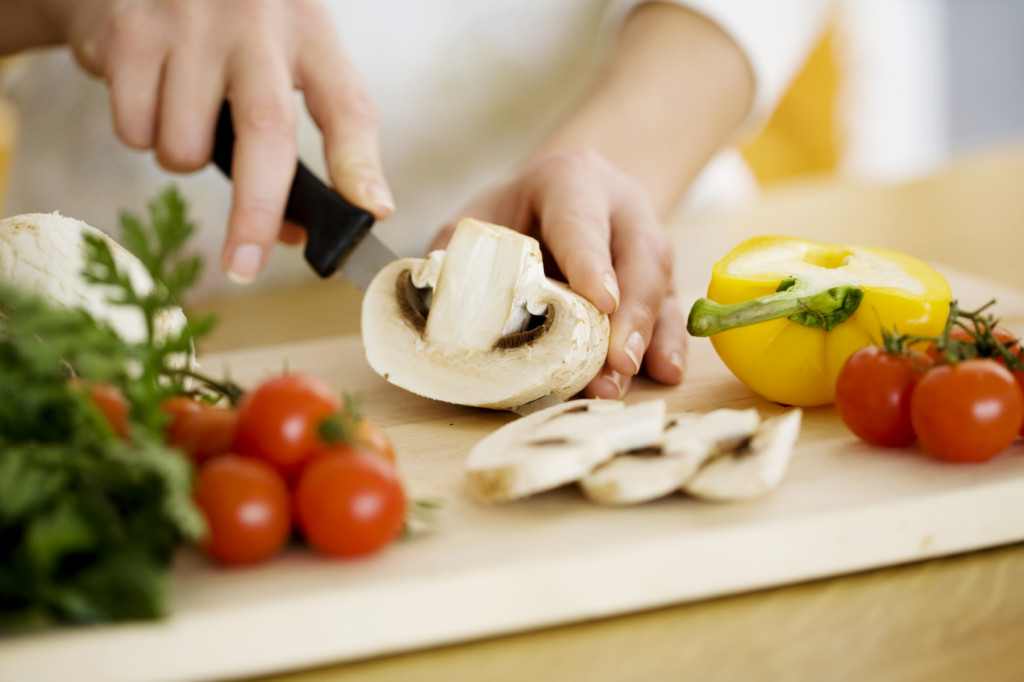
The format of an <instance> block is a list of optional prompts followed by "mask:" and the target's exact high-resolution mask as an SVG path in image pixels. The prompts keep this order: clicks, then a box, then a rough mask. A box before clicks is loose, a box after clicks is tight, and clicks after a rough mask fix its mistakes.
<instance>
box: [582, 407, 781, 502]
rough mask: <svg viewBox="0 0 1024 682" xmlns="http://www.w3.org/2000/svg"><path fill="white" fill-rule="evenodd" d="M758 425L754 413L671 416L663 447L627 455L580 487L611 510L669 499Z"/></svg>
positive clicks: (724, 411) (588, 477)
mask: <svg viewBox="0 0 1024 682" xmlns="http://www.w3.org/2000/svg"><path fill="white" fill-rule="evenodd" d="M760 421H761V420H760V417H759V416H758V414H757V410H755V409H749V410H731V409H720V410H713V411H711V412H707V413H705V414H694V413H683V414H674V415H669V417H668V418H667V419H666V423H665V434H664V437H663V439H662V445H661V447H660V448H658V449H657V450H656V451H654V452H640V453H630V452H623V453H621V454H619V455H617V456H616V457H614V458H612V459H611V460H609V461H607V462H605V463H604V464H602V465H601V466H599V467H598V468H597V469H595V470H594V471H592V472H591V473H590V474H588V475H586V476H584V477H583V478H582V479H580V488H581V489H582V490H583V492H584V494H585V495H586V496H587V497H588V498H590V499H591V500H593V501H594V502H598V503H600V504H608V505H628V504H638V503H640V502H648V501H650V500H655V499H658V498H660V497H665V496H666V495H670V494H672V493H674V492H675V491H677V490H679V488H680V487H681V486H682V485H683V484H684V483H686V482H687V481H689V480H690V479H691V478H692V477H693V476H694V474H696V472H697V471H698V470H699V468H700V467H701V465H702V464H704V462H706V461H707V460H708V459H710V458H711V457H714V456H716V455H718V454H721V453H723V452H728V451H730V450H733V449H735V448H737V447H739V445H740V444H742V443H743V442H745V441H746V440H747V439H749V438H750V437H751V436H752V435H753V434H754V432H755V431H756V430H757V427H758V424H759V423H760Z"/></svg>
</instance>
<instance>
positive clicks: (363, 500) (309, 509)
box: [295, 445, 405, 557]
mask: <svg viewBox="0 0 1024 682" xmlns="http://www.w3.org/2000/svg"><path fill="white" fill-rule="evenodd" d="M295 496H296V509H297V513H298V517H299V526H300V528H301V529H302V532H303V535H304V536H305V538H306V541H307V542H309V544H310V545H312V546H313V547H314V548H315V549H316V550H317V551H319V552H322V553H323V554H326V555H328V556H335V557H355V556H362V555H366V554H371V553H373V552H376V551H378V550H380V549H381V548H383V547H384V546H385V545H387V544H388V543H390V542H391V541H392V540H394V539H395V537H397V536H398V534H399V533H400V532H401V531H402V528H403V527H404V525H405V492H404V491H403V490H402V485H401V483H400V482H399V480H398V475H397V473H396V471H395V468H394V467H393V466H392V465H391V464H390V463H388V462H387V460H385V459H384V458H383V457H380V456H378V455H369V454H364V453H361V452H357V451H355V450H352V449H351V448H349V447H346V446H344V445H341V446H337V447H336V448H335V449H334V450H333V451H331V452H329V453H326V454H324V455H323V456H321V457H316V458H315V459H313V460H312V461H310V462H309V464H307V465H306V468H305V470H304V471H303V472H302V476H300V477H299V483H298V486H297V487H296V489H295Z"/></svg>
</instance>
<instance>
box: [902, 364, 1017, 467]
mask: <svg viewBox="0 0 1024 682" xmlns="http://www.w3.org/2000/svg"><path fill="white" fill-rule="evenodd" d="M910 416H911V420H912V422H913V425H914V430H915V431H916V432H917V436H918V438H919V439H920V441H921V449H922V450H923V451H924V452H926V453H927V454H929V455H932V456H933V457H937V458H938V459H942V460H946V461H950V462H986V461H988V460H990V459H992V458H993V457H995V456H996V455H998V454H999V453H1000V452H1002V451H1003V450H1004V449H1006V447H1007V446H1008V445H1009V444H1010V443H1012V442H1013V440H1014V438H1016V437H1017V434H1018V433H1019V432H1020V430H1021V425H1022V422H1024V396H1022V394H1021V387H1020V386H1019V385H1018V384H1017V381H1016V380H1015V379H1014V377H1013V375H1012V374H1011V373H1010V371H1009V370H1007V369H1006V368H1005V367H1003V366H1002V365H1001V364H999V363H998V362H996V361H995V360H990V359H974V360H965V361H963V362H958V363H956V364H951V365H944V364H943V365H935V366H934V367H932V368H931V369H929V370H928V371H926V372H925V373H924V375H923V376H922V377H921V378H920V379H919V380H918V381H917V384H916V386H915V387H914V391H913V393H912V394H911V398H910Z"/></svg>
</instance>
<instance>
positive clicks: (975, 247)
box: [195, 145, 1024, 682]
mask: <svg viewBox="0 0 1024 682" xmlns="http://www.w3.org/2000/svg"><path fill="white" fill-rule="evenodd" d="M1021 178H1024V145H1012V146H1007V147H1004V148H1001V149H996V150H991V151H988V152H984V153H979V154H975V155H972V156H966V157H962V158H959V159H957V160H956V161H955V163H953V164H951V165H950V167H949V168H947V169H944V170H942V171H941V172H939V173H937V174H935V175H933V176H930V177H927V178H923V179H921V180H919V181H915V182H909V183H904V184H900V185H891V186H870V185H861V184H854V183H849V182H838V181H835V180H821V181H809V182H802V183H800V184H795V185H789V186H786V187H779V188H776V189H773V190H772V191H770V192H768V193H767V194H766V195H765V197H764V198H763V200H762V201H761V202H759V203H758V204H757V205H754V206H750V207H745V208H739V209H736V210H733V211H729V212H724V213H715V214H707V215H703V216H696V217H690V218H687V219H686V220H680V221H677V222H676V223H675V224H673V225H672V226H671V228H670V229H671V230H672V234H673V237H674V239H675V242H676V247H677V252H678V254H679V260H678V266H679V267H678V270H679V275H678V277H679V286H680V288H681V290H684V291H687V292H699V287H701V286H703V285H704V284H705V279H706V277H707V273H708V269H707V268H708V266H709V264H710V262H712V261H713V260H714V259H715V258H717V257H718V256H720V255H722V254H723V253H724V252H725V250H727V249H728V248H729V246H731V245H732V244H734V243H736V242H737V241H739V240H740V239H742V238H743V237H745V236H747V235H749V234H754V233H786V234H792V235H797V236H806V237H812V238H818V239H821V240H824V241H845V242H848V243H862V244H876V245H882V246H889V247H892V248H898V249H902V250H905V251H908V252H910V253H913V254H915V255H918V256H920V257H922V258H925V259H929V260H933V261H935V262H939V263H948V264H951V265H953V266H956V267H958V268H962V269H964V270H967V271H969V272H973V273H978V274H983V275H985V276H987V277H989V278H992V279H995V280H998V281H1000V282H1002V283H1005V284H1012V285H1014V286H1016V287H1020V288H1024V267H1021V264H1020V260H1021V256H1022V254H1024V229H1022V227H1024V192H1022V191H1021V189H1020V184H1021ZM709 234H711V235H713V236H711V237H709V236H708V235H709ZM694 295H696V294H694ZM358 305H359V295H358V292H357V291H356V290H354V289H352V288H351V287H349V286H348V285H346V284H344V283H342V282H340V281H331V282H315V283H311V284H309V285H307V286H303V287H300V288H297V289H292V290H285V291H278V292H274V293H263V294H259V295H256V296H253V297H248V298H241V297H235V298H231V299H224V300H220V301H207V302H200V303H199V304H197V306H195V307H196V308H198V309H201V310H213V311H216V312H218V313H219V314H220V316H221V325H220V327H219V329H218V330H217V332H216V333H215V334H214V335H213V336H212V337H211V338H210V339H208V341H207V344H206V346H205V348H204V350H206V351H207V352H210V351H215V350H216V351H219V350H228V349H235V348H242V347H246V346H252V345H264V344H271V343H274V344H276V343H284V342H288V341H296V340H301V339H308V338H315V337H323V336H332V335H337V334H342V333H351V332H355V331H357V330H358ZM1018 331H1020V330H1018ZM1021 523H1022V524H1024V519H1021ZM1022 646H1024V547H1022V546H1020V545H1014V546H1009V547H1004V548H999V549H994V550H988V551H983V552H976V553H972V554H968V555H962V556H957V557H951V558H946V559H940V560H932V561H928V562H923V563H918V564H913V565H908V566H901V567H896V568H888V569H881V570H876V571H871V572H868V573H862V574H857V575H850V576H845V577H841V578H834V579H829V580H821V581H817V582H813V583H808V584H802V585H796V586H791V587H784V588H778V589H771V590H766V591H761V592H755V593H751V594H746V595H740V596H735V597H728V598H722V599H715V600H710V601H705V602H700V603H694V604H687V605H682V606H677V607H672V608H666V609H661V610H657V611H653V612H646V613H640V614H636V615H629V616H623V617H618V618H613V619H608V620H602V621H598V622H591V623H582V624H575V625H570V626H565V627H559V628H554V629H548V630H541V631H536V632H529V633H525V634H521V635H515V636H508V637H503V638H498V639H491V640H485V641H480V642H474V643H467V644H462V645H456V646H450V647H445V648H440V649H433V650H428V651H422V652H414V653H410V654H406V655H401V656H393V657H387V658H382V659H376V660H369V661H363V662H357V663H351V664H347V665H341V666H333V667H327V668H321V669H316V670H308V671H301V672H296V673H293V674H288V675H283V676H275V677H273V678H267V679H273V680H278V681H280V682H328V681H331V682H333V681H342V680H361V681H368V682H373V681H377V680H379V681H385V680H408V679H416V680H420V681H422V682H429V681H431V680H445V681H446V682H455V681H461V680H529V679H543V680H548V679H557V680H588V681H589V680H661V679H671V680H678V679H694V680H900V681H903V680H926V679H927V680H929V681H931V682H943V681H945V680H950V681H952V680H967V679H970V680H1022V679H1024V656H1022V655H1021V648H1022Z"/></svg>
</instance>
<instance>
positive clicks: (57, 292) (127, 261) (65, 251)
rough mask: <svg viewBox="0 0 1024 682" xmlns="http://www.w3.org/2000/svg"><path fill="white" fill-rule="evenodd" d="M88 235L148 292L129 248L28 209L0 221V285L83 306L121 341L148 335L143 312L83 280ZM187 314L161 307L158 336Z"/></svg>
mask: <svg viewBox="0 0 1024 682" xmlns="http://www.w3.org/2000/svg"><path fill="white" fill-rule="evenodd" d="M86 234H90V235H95V236H98V237H101V238H103V239H105V240H106V241H107V243H108V244H109V245H110V251H111V253H112V254H113V256H114V260H115V262H116V263H117V264H118V266H120V267H121V268H123V269H124V271H125V272H126V273H127V275H128V277H129V278H130V279H131V281H132V284H134V286H135V288H136V290H138V291H140V292H147V291H149V290H150V289H151V288H152V286H153V282H152V280H151V279H150V277H149V273H148V272H147V271H146V268H145V266H143V265H142V263H141V262H140V261H139V260H138V259H137V258H136V257H135V256H134V255H132V254H131V253H130V252H129V251H128V250H127V249H125V248H124V247H123V246H121V245H120V244H118V243H117V242H116V241H114V240H113V239H111V238H110V237H109V236H107V235H106V234H104V233H103V232H101V231H100V230H97V229H96V228H95V227H92V226H91V225H89V224H87V223H85V222H83V221H81V220H77V219H75V218H69V217H66V216H62V215H60V214H59V213H56V212H54V213H26V214H23V215H17V216H12V217H10V218H6V219H4V220H0V284H4V285H8V286H14V287H18V288H19V289H22V290H24V291H28V292H30V293H34V294H36V295H38V296H42V297H43V298H44V299H46V300H47V301H49V302H51V303H53V304H55V305H57V306H59V307H63V308H81V309H83V310H85V311H86V312H88V313H89V314H90V315H92V317H93V318H94V319H97V320H101V321H103V322H106V323H107V324H109V325H110V326H111V327H112V328H113V329H114V330H115V331H116V332H117V333H118V334H119V335H120V336H121V337H122V338H123V339H125V340H126V341H128V342H130V343H139V342H142V341H144V340H145V338H146V324H145V319H144V318H143V315H142V312H141V311H140V310H138V309H137V308H134V307H130V306H120V305H112V304H111V303H110V302H109V301H108V300H107V297H108V296H109V295H110V291H109V287H106V286H103V285H98V284H92V283H89V282H86V281H85V280H84V279H83V278H82V276H81V272H82V269H83V268H84V267H85V244H84V241H83V236H84V235H86ZM184 325H185V315H184V313H183V312H182V311H181V309H180V308H171V309H165V310H162V311H160V312H159V313H158V314H157V319H156V333H157V335H158V336H160V335H163V334H169V333H174V332H178V331H180V330H181V329H182V328H183V327H184Z"/></svg>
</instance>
